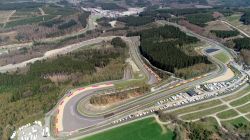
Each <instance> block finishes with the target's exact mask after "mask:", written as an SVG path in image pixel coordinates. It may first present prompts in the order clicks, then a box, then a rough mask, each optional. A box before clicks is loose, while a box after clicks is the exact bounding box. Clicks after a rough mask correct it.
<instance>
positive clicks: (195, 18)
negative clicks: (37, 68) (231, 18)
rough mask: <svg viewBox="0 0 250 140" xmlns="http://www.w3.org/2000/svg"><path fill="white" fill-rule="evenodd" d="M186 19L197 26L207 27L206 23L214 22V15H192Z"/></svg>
mask: <svg viewBox="0 0 250 140" xmlns="http://www.w3.org/2000/svg"><path fill="white" fill-rule="evenodd" d="M185 17H186V19H187V20H188V21H189V22H190V23H192V24H195V25H198V26H201V27H205V26H206V23H207V22H209V21H212V20H214V18H213V16H212V13H209V12H208V13H198V14H190V15H186V16H185Z"/></svg>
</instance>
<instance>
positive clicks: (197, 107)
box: [170, 100, 222, 115]
mask: <svg viewBox="0 0 250 140" xmlns="http://www.w3.org/2000/svg"><path fill="white" fill-rule="evenodd" d="M221 103H222V102H221V101H220V100H213V101H210V102H204V103H200V104H197V105H194V106H191V107H185V108H182V109H178V110H176V111H172V112H170V113H171V114H173V115H178V114H183V113H188V112H192V111H196V110H201V109H205V108H208V107H212V106H216V105H219V104H221Z"/></svg>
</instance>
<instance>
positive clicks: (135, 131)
mask: <svg viewBox="0 0 250 140" xmlns="http://www.w3.org/2000/svg"><path fill="white" fill-rule="evenodd" d="M173 139H174V133H173V132H172V131H171V130H169V129H167V128H166V131H165V132H164V131H163V130H162V128H161V126H160V125H159V124H158V123H157V122H156V121H155V119H154V118H147V119H143V120H140V121H136V122H133V123H130V124H126V125H124V126H120V127H118V128H114V129H111V130H108V131H105V132H102V133H98V134H96V135H93V136H89V137H86V138H83V139H81V140H173Z"/></svg>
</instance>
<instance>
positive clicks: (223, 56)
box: [214, 52, 230, 63]
mask: <svg viewBox="0 0 250 140" xmlns="http://www.w3.org/2000/svg"><path fill="white" fill-rule="evenodd" d="M214 57H215V58H216V59H218V60H220V61H221V62H222V63H227V62H228V61H229V59H230V58H229V57H228V56H227V55H226V54H225V53H224V52H221V53H217V54H215V55H214Z"/></svg>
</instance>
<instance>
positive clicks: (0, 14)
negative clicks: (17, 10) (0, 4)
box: [0, 10, 13, 23]
mask: <svg viewBox="0 0 250 140" xmlns="http://www.w3.org/2000/svg"><path fill="white" fill-rule="evenodd" d="M12 12H13V11H12V10H7V11H0V23H5V22H6V21H7V20H8V18H9V16H10V15H11V13H12Z"/></svg>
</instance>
